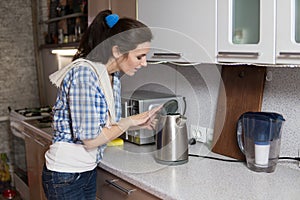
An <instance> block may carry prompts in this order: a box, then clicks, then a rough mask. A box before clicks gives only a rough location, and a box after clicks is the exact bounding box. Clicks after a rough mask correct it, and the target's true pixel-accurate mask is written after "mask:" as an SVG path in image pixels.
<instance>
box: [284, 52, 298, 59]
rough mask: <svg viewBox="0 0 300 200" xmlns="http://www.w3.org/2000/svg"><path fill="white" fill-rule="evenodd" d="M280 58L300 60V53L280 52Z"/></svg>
mask: <svg viewBox="0 0 300 200" xmlns="http://www.w3.org/2000/svg"><path fill="white" fill-rule="evenodd" d="M279 57H285V58H286V57H293V58H300V52H279Z"/></svg>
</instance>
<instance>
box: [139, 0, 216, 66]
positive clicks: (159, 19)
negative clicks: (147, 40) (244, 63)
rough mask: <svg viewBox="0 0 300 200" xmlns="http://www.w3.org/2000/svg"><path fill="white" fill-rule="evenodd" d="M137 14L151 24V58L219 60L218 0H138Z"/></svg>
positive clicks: (140, 18) (185, 60) (194, 60)
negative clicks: (217, 44) (217, 55)
mask: <svg viewBox="0 0 300 200" xmlns="http://www.w3.org/2000/svg"><path fill="white" fill-rule="evenodd" d="M137 6H138V11H137V13H138V16H137V18H138V19H139V20H141V21H142V22H144V23H145V24H146V25H148V26H149V27H151V29H152V31H153V34H154V39H153V41H152V50H151V52H150V53H149V54H148V60H166V61H178V62H196V63H198V62H199V63H215V55H216V52H215V50H216V42H215V41H216V32H215V31H216V29H215V26H216V0H187V1H182V0H151V1H149V0H137Z"/></svg>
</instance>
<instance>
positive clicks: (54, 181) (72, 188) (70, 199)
mask: <svg viewBox="0 0 300 200" xmlns="http://www.w3.org/2000/svg"><path fill="white" fill-rule="evenodd" d="M96 178H97V171H96V168H95V169H93V170H91V171H87V172H82V173H62V172H55V171H51V170H48V169H47V168H46V166H44V168H43V173H42V180H43V188H44V191H45V195H46V197H47V199H48V200H64V199H65V200H95V199H96V188H97V187H96Z"/></svg>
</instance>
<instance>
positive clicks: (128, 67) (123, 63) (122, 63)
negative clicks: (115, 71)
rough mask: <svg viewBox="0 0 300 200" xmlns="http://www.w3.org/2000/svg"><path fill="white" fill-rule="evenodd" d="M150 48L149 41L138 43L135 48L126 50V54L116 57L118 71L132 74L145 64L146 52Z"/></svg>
mask: <svg viewBox="0 0 300 200" xmlns="http://www.w3.org/2000/svg"><path fill="white" fill-rule="evenodd" d="M149 50H150V42H144V43H142V44H139V45H138V46H137V48H135V49H133V50H131V51H129V52H128V56H127V58H126V57H123V56H121V57H120V58H119V59H117V63H118V65H119V68H120V71H122V72H124V73H125V74H127V75H128V76H133V75H134V74H135V72H137V70H138V69H140V68H141V67H146V66H147V60H146V54H147V53H148V52H149Z"/></svg>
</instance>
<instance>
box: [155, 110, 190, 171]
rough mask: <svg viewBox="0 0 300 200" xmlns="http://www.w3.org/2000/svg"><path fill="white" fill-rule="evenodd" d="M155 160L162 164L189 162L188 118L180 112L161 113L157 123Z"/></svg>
mask: <svg viewBox="0 0 300 200" xmlns="http://www.w3.org/2000/svg"><path fill="white" fill-rule="evenodd" d="M156 147H157V150H156V152H155V160H156V161H157V162H158V163H160V164H166V165H178V164H183V163H186V162H188V136H187V127H186V118H185V117H184V116H182V115H180V114H179V113H168V114H165V115H160V117H159V119H158V122H157V125H156Z"/></svg>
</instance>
